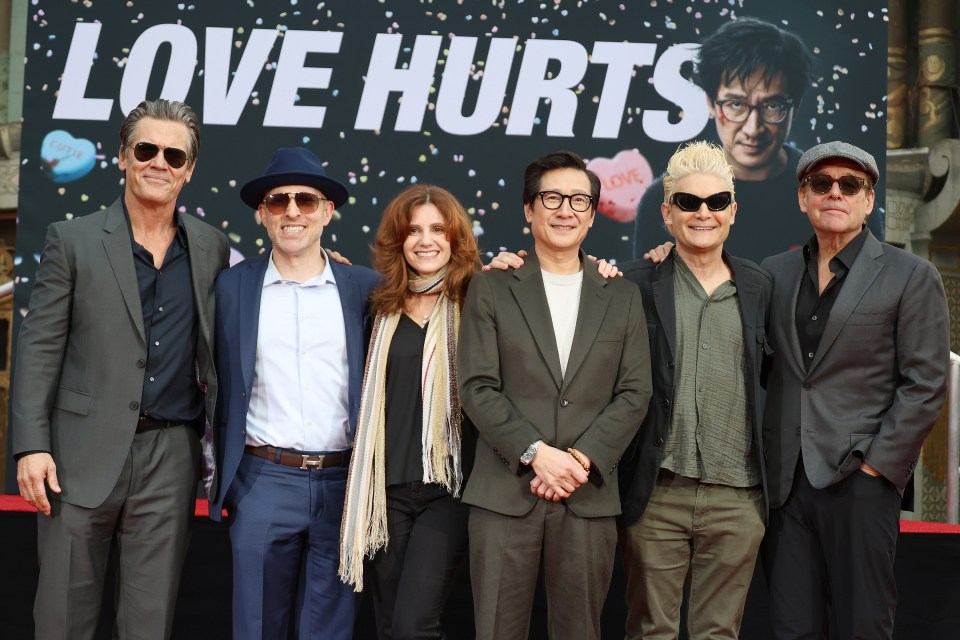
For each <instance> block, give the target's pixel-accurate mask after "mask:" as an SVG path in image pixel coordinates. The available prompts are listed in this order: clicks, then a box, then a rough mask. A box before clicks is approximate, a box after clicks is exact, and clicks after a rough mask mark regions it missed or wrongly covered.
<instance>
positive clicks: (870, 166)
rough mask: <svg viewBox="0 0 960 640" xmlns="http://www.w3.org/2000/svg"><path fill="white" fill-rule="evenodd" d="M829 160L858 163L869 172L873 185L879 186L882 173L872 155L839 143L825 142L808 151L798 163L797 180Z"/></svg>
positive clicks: (850, 145)
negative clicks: (840, 159)
mask: <svg viewBox="0 0 960 640" xmlns="http://www.w3.org/2000/svg"><path fill="white" fill-rule="evenodd" d="M828 158H846V159H847V160H852V161H853V162H856V163H857V164H858V165H860V167H861V168H862V169H863V170H864V171H866V172H867V175H869V176H870V179H871V180H873V184H877V180H879V179H880V172H879V171H877V161H876V160H874V159H873V156H872V155H870V154H869V153H867V152H866V151H864V150H863V149H861V148H860V147H856V146H854V145H852V144H849V143H847V142H839V141H837V142H824V143H823V144H818V145H817V146H815V147H811V148H809V149H807V151H806V153H804V154H803V155H802V156H801V157H800V162H798V163H797V180H803V176H805V175H806V174H807V171H809V170H810V169H812V168H813V167H814V166H816V165H817V164H819V163H820V162H823V161H824V160H827V159H828Z"/></svg>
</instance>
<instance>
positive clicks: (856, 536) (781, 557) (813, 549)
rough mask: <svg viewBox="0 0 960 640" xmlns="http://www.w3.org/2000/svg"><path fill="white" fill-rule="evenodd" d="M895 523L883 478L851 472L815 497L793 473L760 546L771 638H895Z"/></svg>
mask: <svg viewBox="0 0 960 640" xmlns="http://www.w3.org/2000/svg"><path fill="white" fill-rule="evenodd" d="M899 517H900V494H899V493H898V492H897V490H896V488H895V487H894V486H893V485H892V484H891V483H890V482H889V481H888V480H886V479H885V478H883V477H873V476H869V475H867V474H865V473H863V472H862V471H855V472H854V473H852V474H850V476H848V477H847V478H845V479H843V480H841V481H840V482H838V483H836V484H833V485H830V486H829V487H826V488H825V489H815V488H814V487H813V486H811V485H810V481H809V480H808V479H807V475H806V473H805V472H804V470H803V465H802V464H800V465H798V468H797V473H796V475H795V476H794V480H793V489H792V490H791V493H790V497H789V498H788V500H787V502H786V503H785V504H784V505H783V506H782V507H781V508H779V509H773V510H771V512H770V525H769V526H768V527H767V536H766V538H765V539H764V542H763V561H764V568H765V570H766V573H767V582H768V583H769V586H770V617H771V622H772V623H773V631H774V637H775V638H778V639H786V638H790V639H800V638H831V640H833V639H841V640H847V639H849V638H864V639H870V640H880V639H888V638H892V637H893V616H894V610H895V609H896V604H897V587H896V582H895V580H894V575H893V559H894V554H895V552H896V546H897V535H898V533H899V531H900V521H899Z"/></svg>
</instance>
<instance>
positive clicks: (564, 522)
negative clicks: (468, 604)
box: [470, 500, 617, 640]
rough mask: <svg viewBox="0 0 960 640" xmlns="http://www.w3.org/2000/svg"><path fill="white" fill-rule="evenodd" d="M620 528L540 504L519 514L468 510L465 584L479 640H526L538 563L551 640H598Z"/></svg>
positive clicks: (561, 506)
mask: <svg viewBox="0 0 960 640" xmlns="http://www.w3.org/2000/svg"><path fill="white" fill-rule="evenodd" d="M616 546H617V526H616V523H615V522H614V519H613V517H612V516H611V517H603V518H581V517H580V516H578V515H576V514H575V513H573V512H572V511H570V509H568V508H567V506H566V505H565V504H564V503H562V502H549V501H547V500H540V501H539V502H537V504H536V506H535V507H534V508H533V510H532V511H530V512H529V513H527V514H526V515H524V516H516V517H514V516H505V515H502V514H499V513H494V512H493V511H487V510H486V509H481V508H479V507H471V508H470V583H471V585H472V586H473V610H474V618H475V619H476V625H477V636H476V637H477V640H510V639H514V638H515V639H516V640H521V639H526V638H527V637H528V635H529V631H530V614H531V610H532V607H533V597H534V592H535V590H536V586H537V576H538V574H539V573H540V559H541V556H542V558H543V572H544V576H543V577H544V585H545V588H546V595H547V630H548V633H549V635H550V637H551V638H576V639H577V640H589V639H590V638H597V639H599V638H600V611H601V610H602V609H603V602H604V600H606V597H607V591H608V590H609V589H610V578H611V576H612V575H613V556H614V553H615V551H616Z"/></svg>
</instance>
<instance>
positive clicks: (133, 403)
mask: <svg viewBox="0 0 960 640" xmlns="http://www.w3.org/2000/svg"><path fill="white" fill-rule="evenodd" d="M130 408H131V409H133V410H134V411H136V410H137V409H139V408H140V403H139V402H137V401H136V400H133V401H132V402H131V403H130Z"/></svg>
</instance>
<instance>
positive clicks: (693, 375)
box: [661, 255, 760, 487]
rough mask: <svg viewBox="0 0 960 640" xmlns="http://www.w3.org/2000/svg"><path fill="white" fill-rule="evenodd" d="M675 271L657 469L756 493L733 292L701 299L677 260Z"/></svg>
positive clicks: (724, 289) (728, 285)
mask: <svg viewBox="0 0 960 640" xmlns="http://www.w3.org/2000/svg"><path fill="white" fill-rule="evenodd" d="M675 265H676V269H675V271H674V276H673V279H674V282H673V284H674V305H675V307H676V314H677V321H676V322H677V324H676V330H677V339H676V354H675V355H676V357H675V361H676V367H675V368H674V398H673V416H672V418H671V421H670V433H669V435H668V437H667V443H666V449H665V453H664V458H663V463H662V465H661V466H662V467H663V468H665V469H669V470H670V471H673V472H674V473H676V474H679V475H682V476H686V477H688V478H697V479H699V480H700V481H702V482H707V483H712V484H724V485H728V486H732V487H751V486H754V485H758V484H760V468H759V466H758V461H757V458H756V452H755V451H754V446H753V436H752V434H753V424H752V422H753V421H752V418H751V414H750V409H749V407H748V402H747V388H746V384H747V379H746V378H747V366H746V360H745V352H744V345H743V325H742V320H741V318H740V300H739V298H738V297H737V287H736V284H735V283H734V282H733V281H732V280H728V281H727V282H724V283H723V284H721V285H720V286H719V287H717V288H716V290H715V291H714V292H713V293H712V294H710V295H709V296H708V295H707V293H706V291H704V289H703V287H702V286H701V285H700V282H699V281H698V280H697V278H696V276H695V275H694V274H693V272H691V271H690V269H689V267H687V265H686V264H684V262H683V260H682V259H681V258H680V256H679V255H676V256H675Z"/></svg>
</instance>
